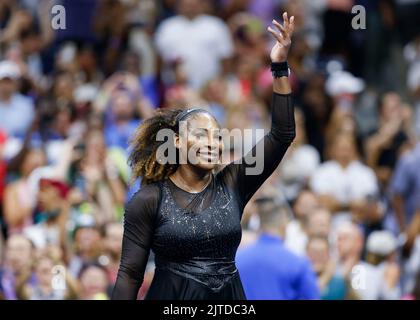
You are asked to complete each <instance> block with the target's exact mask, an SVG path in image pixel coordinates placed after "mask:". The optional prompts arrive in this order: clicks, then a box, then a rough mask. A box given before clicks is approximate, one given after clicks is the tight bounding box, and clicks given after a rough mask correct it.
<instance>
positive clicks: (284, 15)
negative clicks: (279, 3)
mask: <svg viewBox="0 0 420 320" xmlns="http://www.w3.org/2000/svg"><path fill="white" fill-rule="evenodd" d="M283 21H284V27H285V28H286V29H288V28H289V18H288V17H287V12H284V13H283Z"/></svg>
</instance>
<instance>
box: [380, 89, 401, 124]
mask: <svg viewBox="0 0 420 320" xmlns="http://www.w3.org/2000/svg"><path fill="white" fill-rule="evenodd" d="M401 115H402V104H401V97H400V95H399V94H398V93H396V92H389V93H386V94H385V95H384V97H383V99H382V105H381V116H382V119H383V120H384V121H391V120H395V119H398V118H401Z"/></svg>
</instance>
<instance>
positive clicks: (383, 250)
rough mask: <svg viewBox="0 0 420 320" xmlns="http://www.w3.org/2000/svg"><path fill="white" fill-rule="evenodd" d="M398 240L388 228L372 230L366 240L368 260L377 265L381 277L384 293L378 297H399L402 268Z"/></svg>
mask: <svg viewBox="0 0 420 320" xmlns="http://www.w3.org/2000/svg"><path fill="white" fill-rule="evenodd" d="M397 249H398V241H397V239H396V238H395V236H394V235H393V234H392V233H391V232H390V231H387V230H381V231H374V232H372V233H371V234H370V235H369V237H368V238H367V241H366V251H367V256H366V261H367V262H369V263H371V264H372V265H374V266H376V268H377V270H378V272H379V278H380V279H381V286H382V288H381V291H382V295H381V296H379V297H378V299H392V300H395V299H399V298H400V296H401V288H400V283H399V282H400V275H401V270H400V267H399V265H398V264H397V262H396V259H397Z"/></svg>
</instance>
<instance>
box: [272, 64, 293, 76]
mask: <svg viewBox="0 0 420 320" xmlns="http://www.w3.org/2000/svg"><path fill="white" fill-rule="evenodd" d="M271 73H272V75H273V77H274V78H280V77H288V76H289V75H290V69H289V64H288V63H287V61H282V62H272V63H271Z"/></svg>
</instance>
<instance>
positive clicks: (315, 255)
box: [307, 236, 351, 300]
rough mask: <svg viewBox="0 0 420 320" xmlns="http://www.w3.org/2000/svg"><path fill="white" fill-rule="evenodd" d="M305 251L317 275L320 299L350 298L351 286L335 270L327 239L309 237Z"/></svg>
mask: <svg viewBox="0 0 420 320" xmlns="http://www.w3.org/2000/svg"><path fill="white" fill-rule="evenodd" d="M307 253H308V257H309V259H310V260H311V262H312V265H313V268H314V270H315V273H316V274H317V277H318V286H319V288H320V291H321V299H323V300H347V299H350V298H351V296H350V293H351V287H350V286H349V284H348V283H347V282H346V280H345V278H344V277H343V276H342V275H340V274H339V273H338V272H337V268H336V262H335V261H334V260H333V259H332V258H331V255H330V245H329V242H328V239H327V238H324V237H319V236H318V237H311V238H309V241H308V245H307Z"/></svg>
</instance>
